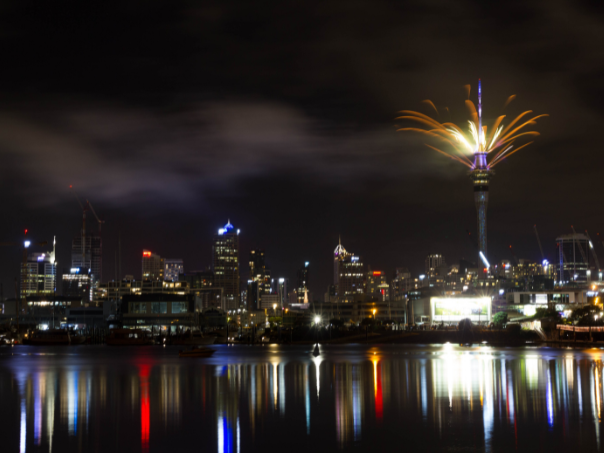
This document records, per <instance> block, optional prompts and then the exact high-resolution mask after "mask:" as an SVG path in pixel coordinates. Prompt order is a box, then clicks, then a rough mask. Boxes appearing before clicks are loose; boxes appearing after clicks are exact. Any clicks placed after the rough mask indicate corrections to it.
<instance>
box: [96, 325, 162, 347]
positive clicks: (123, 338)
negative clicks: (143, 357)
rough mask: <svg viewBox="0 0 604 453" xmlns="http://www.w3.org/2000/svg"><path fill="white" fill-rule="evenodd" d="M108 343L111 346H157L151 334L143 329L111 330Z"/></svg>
mask: <svg viewBox="0 0 604 453" xmlns="http://www.w3.org/2000/svg"><path fill="white" fill-rule="evenodd" d="M106 342H107V344H108V345H109V346H146V345H152V344H155V342H154V340H153V336H152V335H151V332H149V331H148V330H143V329H111V330H110V331H109V336H108V337H107V340H106Z"/></svg>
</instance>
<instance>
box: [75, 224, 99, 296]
mask: <svg viewBox="0 0 604 453" xmlns="http://www.w3.org/2000/svg"><path fill="white" fill-rule="evenodd" d="M71 267H72V268H74V269H75V268H80V269H90V273H91V276H92V279H93V280H94V282H97V283H98V282H100V281H101V279H102V278H103V243H102V240H101V235H100V234H99V233H87V234H86V237H85V240H84V241H82V235H81V233H80V234H79V235H78V236H76V237H75V238H73V241H72V243H71ZM95 284H96V283H95Z"/></svg>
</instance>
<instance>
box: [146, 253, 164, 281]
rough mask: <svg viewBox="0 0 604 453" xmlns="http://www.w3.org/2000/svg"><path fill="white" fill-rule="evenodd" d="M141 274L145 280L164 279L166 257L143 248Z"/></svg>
mask: <svg viewBox="0 0 604 453" xmlns="http://www.w3.org/2000/svg"><path fill="white" fill-rule="evenodd" d="M141 275H142V279H143V280H163V279H164V259H163V258H162V257H161V256H159V255H157V254H155V253H152V252H151V251H150V250H143V260H142V272H141Z"/></svg>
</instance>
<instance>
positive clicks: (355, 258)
mask: <svg viewBox="0 0 604 453" xmlns="http://www.w3.org/2000/svg"><path fill="white" fill-rule="evenodd" d="M358 260H359V257H358V256H353V257H351V258H350V261H358Z"/></svg>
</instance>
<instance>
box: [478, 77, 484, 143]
mask: <svg viewBox="0 0 604 453" xmlns="http://www.w3.org/2000/svg"><path fill="white" fill-rule="evenodd" d="M478 151H484V150H483V148H482V84H481V82H480V79H478Z"/></svg>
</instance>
